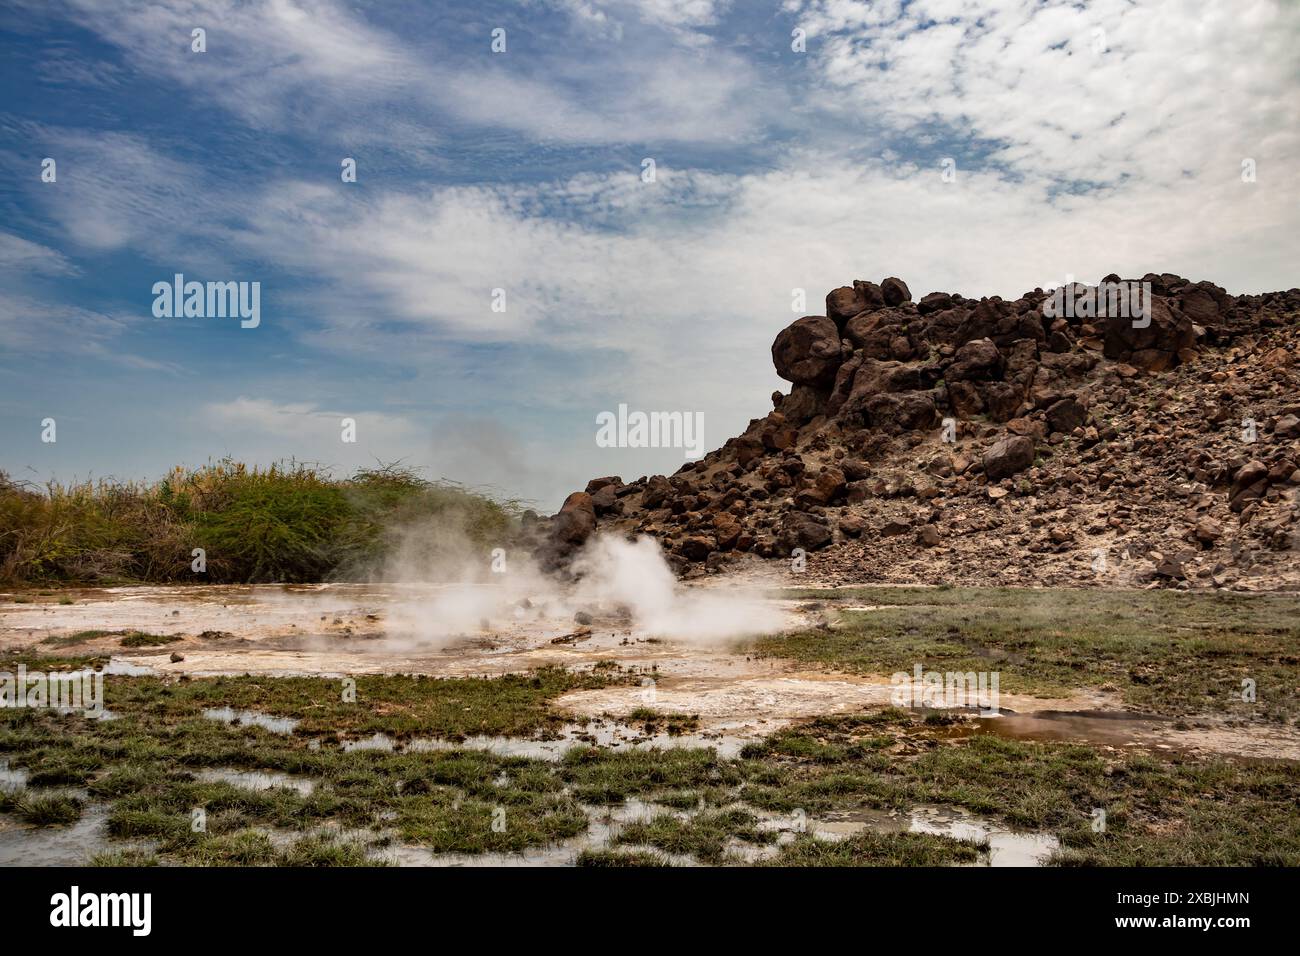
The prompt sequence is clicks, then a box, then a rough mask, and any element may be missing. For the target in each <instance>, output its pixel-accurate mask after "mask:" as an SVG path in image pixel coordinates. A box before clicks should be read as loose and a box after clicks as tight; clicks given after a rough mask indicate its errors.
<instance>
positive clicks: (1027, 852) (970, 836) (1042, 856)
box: [768, 806, 1060, 867]
mask: <svg viewBox="0 0 1300 956" xmlns="http://www.w3.org/2000/svg"><path fill="white" fill-rule="evenodd" d="M786 820H788V818H786ZM780 823H782V818H780V817H774V818H772V820H771V822H769V824H768V825H769V826H772V825H773V824H780ZM807 828H808V830H809V831H810V832H811V833H812V834H813V835H814V836H816V837H818V838H820V839H825V840H843V839H845V838H847V837H851V836H853V835H854V834H857V833H861V832H863V831H864V830H874V831H876V832H878V833H904V832H911V833H930V834H933V835H935V836H944V837H949V838H951V839H954V840H966V841H968V842H971V843H979V844H983V843H984V842H985V841H987V842H988V853H987V856H985V857H983V858H982V859H981V861H980V862H979V863H976V864H974V865H975V866H999V867H1001V866H1042V865H1043V864H1044V863H1046V862H1047V858H1048V857H1050V856H1051V855H1052V852H1053V851H1055V850H1056V849H1057V847H1059V846H1060V841H1059V840H1058V839H1057V838H1056V837H1055V836H1053V835H1052V834H1050V833H1025V832H1020V831H1015V830H1008V829H1006V828H1005V827H1003V826H1000V825H998V824H996V823H993V822H992V821H989V820H985V819H982V818H980V817H976V816H974V815H973V814H971V813H969V812H967V811H965V810H961V809H957V808H952V807H933V806H921V807H917V808H915V809H913V810H912V811H910V812H901V813H900V812H898V811H893V812H889V811H885V810H852V811H846V812H843V813H832V814H828V815H826V816H825V817H821V818H819V819H816V820H809V821H808V822H807Z"/></svg>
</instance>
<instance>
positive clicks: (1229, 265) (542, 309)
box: [0, 0, 1300, 508]
mask: <svg viewBox="0 0 1300 956" xmlns="http://www.w3.org/2000/svg"><path fill="white" fill-rule="evenodd" d="M195 28H202V29H203V30H205V31H206V45H207V49H206V51H205V52H202V53H198V52H194V51H193V50H192V49H191V42H192V41H191V36H192V30H193V29H195ZM494 29H503V30H504V31H505V38H506V50H505V52H504V53H494V52H492V49H491V42H492V31H493V30H494ZM794 30H802V31H803V32H804V35H805V36H806V49H805V50H804V51H803V52H799V51H796V50H794V49H792V31H794ZM1298 40H1300V12H1298V11H1297V5H1296V4H1292V3H1281V2H1277V0H1136V2H1134V0H1098V2H1093V3H1089V4H1086V5H1085V4H1068V3H1056V2H1039V0H1003V2H998V3H993V2H980V0H913V2H910V3H909V2H888V0H882V2H875V3H869V4H868V3H856V2H851V0H811V2H803V0H790V2H786V3H740V2H736V3H726V2H712V0H646V2H642V3H622V2H608V3H606V2H600V0H557V2H542V0H534V2H522V3H521V2H516V3H475V4H446V5H443V4H436V3H397V2H393V3H388V2H383V3H380V2H373V3H370V2H351V3H342V2H333V0H268V2H264V3H239V2H231V0H174V2H150V3H145V2H137V0H113V2H109V0H30V2H29V0H8V2H6V3H5V4H3V5H2V6H0V49H2V51H3V56H2V57H0V91H2V94H3V95H2V96H0V174H2V175H3V178H2V179H0V374H2V375H3V378H4V389H3V392H0V469H4V470H5V471H8V472H9V473H10V474H11V475H13V476H15V477H19V478H25V479H29V480H38V481H39V480H45V479H47V478H50V477H57V478H60V479H64V480H67V479H71V478H76V477H87V476H116V477H120V478H142V477H152V476H157V475H159V474H161V473H162V472H163V471H165V470H166V469H168V468H170V467H171V466H173V465H177V464H181V465H199V464H202V463H204V462H206V461H208V460H209V459H216V458H220V457H222V456H226V455H230V456H234V457H236V458H240V459H243V460H247V461H253V462H267V461H271V460H275V459H279V458H288V457H297V458H300V459H307V460H312V461H319V462H322V463H325V464H329V465H332V466H335V467H337V468H338V470H339V471H340V472H345V471H348V470H350V469H351V468H353V467H356V466H358V465H368V464H373V463H374V462H375V461H376V460H382V461H392V460H396V459H403V460H405V461H407V462H408V463H410V464H414V465H418V466H422V467H425V468H426V469H427V473H428V474H429V475H430V476H433V477H439V476H441V477H447V478H452V479H455V480H459V481H463V482H466V483H468V484H479V485H488V486H492V487H495V488H498V489H500V490H502V491H504V492H507V493H509V494H512V495H517V496H522V497H525V498H529V499H534V500H536V501H537V502H538V503H539V505H541V506H543V507H546V508H553V507H554V506H555V505H557V504H558V502H559V501H560V500H561V499H562V498H563V495H564V494H565V493H566V492H567V491H569V490H572V489H573V488H579V487H582V486H583V485H584V484H585V482H586V480H587V478H589V477H592V476H595V475H605V474H621V475H622V476H623V477H624V478H625V479H631V478H634V477H636V476H638V475H641V474H651V473H655V472H665V473H671V472H672V471H673V470H675V469H676V468H677V467H678V466H679V465H680V464H681V461H682V460H683V455H682V452H681V451H679V450H675V449H626V448H625V449H607V448H600V447H598V446H597V444H596V442H595V434H596V415H597V414H598V413H599V412H601V411H604V410H614V409H616V408H617V407H618V405H619V404H620V403H626V404H627V405H629V407H631V408H632V409H641V410H645V411H655V410H664V411H672V410H679V411H686V412H697V411H699V412H703V413H704V416H705V441H706V445H707V446H708V447H714V446H716V445H718V444H721V443H722V442H723V441H725V439H726V438H728V437H730V436H731V435H734V434H737V433H738V432H740V431H741V430H742V429H743V428H744V426H745V425H746V423H747V422H748V420H749V419H750V418H751V417H755V416H759V415H761V414H763V413H764V412H765V410H766V409H767V408H768V407H769V405H768V396H769V394H770V393H771V391H772V390H773V389H774V388H777V387H780V386H781V384H782V383H781V382H780V381H779V380H778V379H777V378H776V376H775V374H774V373H773V372H772V370H771V363H770V358H769V351H768V350H769V346H770V344H771V340H772V338H773V336H774V335H775V334H776V332H777V331H779V330H780V329H781V328H782V327H783V326H784V325H785V324H787V323H788V322H789V321H790V320H791V319H792V318H795V317H797V314H803V312H802V311H799V312H797V313H796V312H795V311H794V309H793V305H792V303H793V291H794V290H797V289H803V290H805V291H806V296H807V302H808V308H807V310H806V311H807V312H809V313H816V312H819V311H820V310H821V306H820V301H821V299H822V297H823V296H824V295H825V293H826V292H827V291H828V290H829V289H830V288H832V287H834V286H836V285H840V284H843V283H845V282H847V281H849V280H851V279H853V278H868V279H874V280H877V281H878V280H879V279H880V278H882V277H884V276H886V275H898V276H901V277H903V278H904V279H905V280H906V281H907V282H908V283H909V285H910V286H911V288H912V291H913V293H914V294H915V295H917V296H920V295H922V294H924V293H925V292H928V291H931V290H934V289H947V290H951V291H961V292H963V293H965V294H967V295H992V294H1000V295H1003V296H1015V295H1018V294H1019V293H1020V292H1022V291H1024V290H1025V289H1028V288H1032V287H1033V286H1036V285H1043V286H1047V285H1050V284H1053V283H1056V282H1059V281H1063V280H1064V279H1065V278H1066V277H1067V276H1074V277H1078V278H1080V279H1087V280H1093V281H1095V280H1096V279H1097V278H1099V277H1100V276H1102V275H1104V274H1106V273H1108V272H1111V271H1117V272H1120V273H1121V274H1126V275H1140V274H1141V273H1144V272H1147V271H1151V270H1154V271H1174V272H1180V273H1182V274H1185V275H1189V276H1191V277H1193V278H1210V279H1213V280H1215V281H1217V282H1219V283H1220V284H1221V285H1224V286H1225V287H1227V288H1228V289H1229V291H1232V292H1259V291H1267V290H1271V289H1277V288H1288V287H1292V286H1295V285H1297V284H1300V283H1298V282H1297V278H1296V273H1297V267H1296V263H1297V261H1298V257H1297V252H1300V248H1298V246H1300V243H1298V242H1297V239H1296V237H1297V236H1298V235H1300V221H1298V220H1300V215H1298V214H1297V210H1298V209H1300V186H1298V185H1297V175H1298V174H1300V164H1298V162H1297V161H1298V160H1300V122H1298V120H1300V96H1297V93H1298V92H1300V88H1298V87H1300V61H1298V56H1300V55H1298V54H1297V50H1300V42H1297V41H1298ZM47 157H48V158H53V159H54V160H55V162H56V164H57V167H56V168H57V179H56V181H55V182H43V181H42V178H41V163H42V160H43V159H45V158H47ZM345 157H352V158H354V159H355V160H356V162H357V170H358V176H357V182H355V183H345V182H343V181H342V179H341V177H340V163H341V161H342V160H343V159H344V158H345ZM646 158H652V159H654V161H655V164H656V178H655V181H654V182H653V183H647V182H644V181H643V179H642V175H641V174H642V162H643V160H644V159H646ZM945 158H951V159H952V160H953V161H954V162H955V164H956V169H957V176H956V179H955V181H950V179H945V178H944V177H943V176H942V175H941V171H942V170H941V163H942V162H943V160H944V159H945ZM1244 161H1249V162H1250V163H1252V164H1253V168H1254V170H1255V176H1254V179H1253V181H1243V177H1242V173H1241V170H1242V164H1243V162H1244ZM177 272H181V273H184V274H185V276H186V277H187V278H188V279H197V280H200V281H209V280H211V281H257V282H260V283H261V290H262V301H261V324H260V325H259V326H258V327H257V328H256V329H241V328H240V327H239V324H238V322H237V321H233V320H229V319H204V318H189V319H185V318H170V319H168V318H163V319H160V318H155V317H154V315H153V314H152V311H151V307H152V303H153V294H152V292H151V288H152V286H153V284H154V283H155V282H158V281H170V279H171V277H172V275H173V274H174V273H177ZM497 288H500V289H504V290H505V293H506V310H505V312H494V311H493V310H492V307H491V306H492V290H493V289H497ZM344 417H351V418H354V419H356V421H357V441H356V442H355V443H354V444H347V443H344V442H342V441H341V440H340V434H341V429H340V420H341V419H342V418H344ZM45 418H54V419H55V420H56V422H57V428H58V432H57V435H58V440H57V441H56V442H55V443H52V444H51V443H46V442H42V441H41V421H42V420H43V419H45Z"/></svg>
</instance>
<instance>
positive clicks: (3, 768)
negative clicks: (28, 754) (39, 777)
mask: <svg viewBox="0 0 1300 956" xmlns="http://www.w3.org/2000/svg"><path fill="white" fill-rule="evenodd" d="M25 786H27V771H26V770H23V769H22V768H21V767H10V766H9V760H8V758H5V757H0V790H3V791H5V792H7V793H13V792H14V791H15V790H21V789H23V787H25Z"/></svg>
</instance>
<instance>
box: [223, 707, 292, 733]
mask: <svg viewBox="0 0 1300 956" xmlns="http://www.w3.org/2000/svg"><path fill="white" fill-rule="evenodd" d="M203 716H204V717H206V718H208V719H209V720H219V721H221V722H222V723H223V724H232V725H245V724H251V725H253V726H254V727H261V728H263V729H264V730H269V731H271V733H273V734H291V733H293V730H294V728H295V727H297V726H298V724H299V721H298V719H297V718H296V717H275V716H273V715H271V714H264V713H262V712H261V711H260V710H235V709H234V708H233V707H209V708H207V709H206V710H204V711H203Z"/></svg>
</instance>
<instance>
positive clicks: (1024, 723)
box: [973, 710, 1170, 747]
mask: <svg viewBox="0 0 1300 956" xmlns="http://www.w3.org/2000/svg"><path fill="white" fill-rule="evenodd" d="M1169 723H1170V721H1169V719H1168V718H1163V717H1155V716H1149V715H1146V714H1131V713H1128V712H1126V711H1109V710H1088V711H1063V710H1042V711H1038V712H1036V713H1031V714H1013V713H1004V714H1002V715H1001V716H1000V717H979V718H976V720H975V721H974V724H973V732H974V733H976V734H992V735H993V736H996V737H1006V738H1009V739H1011V740H1039V741H1080V742H1083V743H1089V744H1099V745H1103V746H1111V747H1126V746H1133V745H1134V744H1137V743H1140V742H1141V739H1142V737H1143V736H1144V735H1148V734H1151V733H1153V732H1157V731H1160V730H1163V729H1166V728H1167V727H1168V726H1169Z"/></svg>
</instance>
